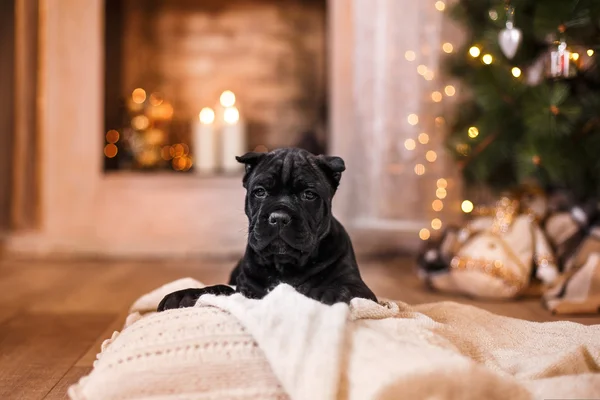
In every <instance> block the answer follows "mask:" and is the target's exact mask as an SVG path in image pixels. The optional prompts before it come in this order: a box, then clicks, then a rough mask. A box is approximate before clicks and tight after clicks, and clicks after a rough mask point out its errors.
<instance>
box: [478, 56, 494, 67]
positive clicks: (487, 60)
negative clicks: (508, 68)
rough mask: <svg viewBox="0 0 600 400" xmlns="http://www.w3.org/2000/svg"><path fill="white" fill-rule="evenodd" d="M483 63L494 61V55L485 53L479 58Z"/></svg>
mask: <svg viewBox="0 0 600 400" xmlns="http://www.w3.org/2000/svg"><path fill="white" fill-rule="evenodd" d="M481 60H482V61H483V63H484V64H487V65H490V64H491V63H492V62H493V61H494V57H492V55H491V54H486V55H484V56H483V57H482V59H481Z"/></svg>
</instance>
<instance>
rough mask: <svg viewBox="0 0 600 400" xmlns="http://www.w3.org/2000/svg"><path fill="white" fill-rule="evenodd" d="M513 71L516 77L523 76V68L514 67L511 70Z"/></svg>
mask: <svg viewBox="0 0 600 400" xmlns="http://www.w3.org/2000/svg"><path fill="white" fill-rule="evenodd" d="M511 72H512V74H513V76H514V77H515V78H518V77H520V76H521V68H518V67H514V68H513V69H512V70H511Z"/></svg>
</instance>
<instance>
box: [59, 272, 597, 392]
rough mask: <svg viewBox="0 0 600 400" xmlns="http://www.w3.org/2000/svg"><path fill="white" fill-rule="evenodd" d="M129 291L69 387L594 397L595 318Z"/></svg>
mask: <svg viewBox="0 0 600 400" xmlns="http://www.w3.org/2000/svg"><path fill="white" fill-rule="evenodd" d="M192 286H198V287H201V286H202V285H201V284H200V283H199V282H196V281H193V280H190V279H184V280H180V281H176V282H173V283H171V284H169V285H167V286H165V287H162V288H160V289H157V290H156V291H154V292H152V293H150V294H148V295H146V296H144V297H142V298H140V299H139V300H138V301H137V302H136V303H135V304H134V306H133V307H132V314H131V315H130V317H129V318H128V320H127V323H126V327H125V328H124V330H123V331H122V332H121V333H120V334H116V333H115V335H113V338H112V339H111V340H108V341H106V342H105V344H104V345H103V346H102V352H101V353H100V354H99V359H98V360H97V362H96V364H95V368H94V370H93V371H92V372H91V374H90V375H89V376H87V377H84V378H82V379H81V381H80V382H79V383H78V384H76V385H74V386H72V387H71V388H70V389H69V395H70V397H71V398H72V399H78V400H83V399H88V400H91V399H117V398H127V399H134V398H135V399H140V398H152V399H275V398H278V399H279V398H288V397H289V398H291V399H298V400H308V399H310V400H314V399H357V400H365V399H403V398H406V399H412V398H414V399H502V400H505V399H549V398H553V399H558V398H561V399H574V398H579V399H582V398H587V399H590V398H600V325H596V326H590V327H586V326H583V325H580V324H575V323H571V322H550V323H534V322H527V321H522V320H517V319H512V318H506V317H501V316H497V315H494V314H491V313H489V312H486V311H483V310H481V309H478V308H475V307H471V306H466V305H460V304H456V303H451V302H443V303H434V304H424V305H419V306H409V305H408V304H405V303H401V302H398V303H393V302H382V303H381V304H380V305H378V304H376V303H373V302H371V301H367V300H362V299H355V300H353V301H352V303H351V304H350V306H347V305H345V304H337V305H334V306H325V305H323V304H320V303H318V302H316V301H314V300H311V299H308V298H306V297H304V296H302V295H300V294H298V293H297V292H296V291H295V290H294V289H293V288H291V287H290V286H287V285H281V286H279V287H277V288H276V289H275V290H273V291H272V292H271V293H270V294H269V295H268V296H267V297H265V298H264V299H262V300H250V299H246V298H244V297H242V296H241V295H239V294H235V295H233V296H230V297H216V296H210V295H207V296H203V297H202V298H201V299H200V300H199V301H198V303H197V305H196V307H194V308H188V309H180V310H171V311H167V312H164V313H159V314H157V313H150V314H145V313H146V312H147V311H149V310H151V309H153V308H155V307H156V305H157V304H158V302H159V301H160V299H161V298H162V296H163V295H164V294H165V293H168V292H171V291H172V290H175V289H179V288H184V287H192Z"/></svg>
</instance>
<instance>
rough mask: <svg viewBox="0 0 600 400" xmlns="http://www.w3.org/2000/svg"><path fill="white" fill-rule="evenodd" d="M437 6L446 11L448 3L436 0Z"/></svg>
mask: <svg viewBox="0 0 600 400" xmlns="http://www.w3.org/2000/svg"><path fill="white" fill-rule="evenodd" d="M435 8H436V9H437V10H438V11H444V10H445V9H446V3H444V2H443V1H441V0H440V1H436V2H435Z"/></svg>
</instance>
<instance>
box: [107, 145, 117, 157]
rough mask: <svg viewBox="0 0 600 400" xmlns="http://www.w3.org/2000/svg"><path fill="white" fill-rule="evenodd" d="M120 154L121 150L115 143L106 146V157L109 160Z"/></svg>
mask: <svg viewBox="0 0 600 400" xmlns="http://www.w3.org/2000/svg"><path fill="white" fill-rule="evenodd" d="M118 152H119V149H118V148H117V146H116V145H115V144H114V143H109V144H107V145H106V146H104V155H105V156H106V157H107V158H113V157H115V156H116V155H117V153H118Z"/></svg>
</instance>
